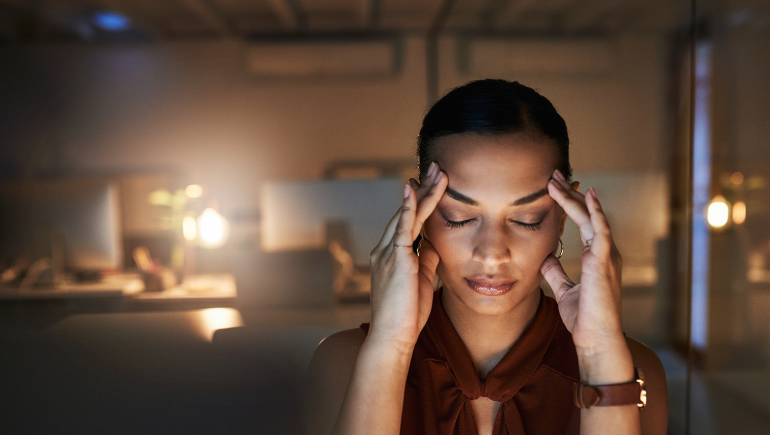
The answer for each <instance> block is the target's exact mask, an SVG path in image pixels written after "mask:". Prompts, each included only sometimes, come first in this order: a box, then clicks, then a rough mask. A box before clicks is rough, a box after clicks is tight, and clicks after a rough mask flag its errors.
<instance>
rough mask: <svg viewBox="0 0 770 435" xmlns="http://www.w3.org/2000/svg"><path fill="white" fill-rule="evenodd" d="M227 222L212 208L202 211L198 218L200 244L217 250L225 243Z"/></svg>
mask: <svg viewBox="0 0 770 435" xmlns="http://www.w3.org/2000/svg"><path fill="white" fill-rule="evenodd" d="M227 231H228V224H227V220H226V219H225V218H224V216H222V215H221V214H219V213H217V212H216V210H214V209H213V208H207V209H205V210H203V213H201V215H200V216H199V217H198V234H199V235H200V238H199V240H200V243H201V245H202V246H204V247H206V248H218V247H220V246H222V245H224V243H225V242H226V241H227Z"/></svg>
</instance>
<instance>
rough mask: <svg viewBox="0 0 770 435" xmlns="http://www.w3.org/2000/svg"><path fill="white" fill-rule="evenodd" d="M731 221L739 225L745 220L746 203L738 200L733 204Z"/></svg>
mask: <svg viewBox="0 0 770 435" xmlns="http://www.w3.org/2000/svg"><path fill="white" fill-rule="evenodd" d="M733 222H735V223H736V224H737V225H740V224H742V223H744V222H746V203H745V202H743V201H738V202H736V203H735V204H734V205H733Z"/></svg>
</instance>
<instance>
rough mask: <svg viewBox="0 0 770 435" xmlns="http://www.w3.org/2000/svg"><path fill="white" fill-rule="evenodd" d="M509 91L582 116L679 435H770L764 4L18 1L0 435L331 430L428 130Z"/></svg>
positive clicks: (4, 232)
mask: <svg viewBox="0 0 770 435" xmlns="http://www.w3.org/2000/svg"><path fill="white" fill-rule="evenodd" d="M490 77H492V78H505V79H510V80H518V81H520V82H523V83H525V84H527V85H530V86H533V87H535V88H536V89H538V90H539V91H541V92H542V93H543V94H544V95H545V96H547V97H548V98H549V99H551V101H552V102H553V103H554V104H555V106H556V107H557V109H558V110H559V111H560V113H561V114H562V116H563V117H564V118H565V120H566V121H567V124H568V126H569V128H570V134H571V138H572V166H573V168H574V170H575V176H574V178H575V179H576V180H579V181H581V191H585V189H587V188H588V187H591V186H594V187H596V188H597V191H598V192H599V194H600V196H602V198H605V199H604V206H605V209H606V210H607V211H608V214H609V218H610V222H611V225H612V227H613V232H614V236H615V239H616V241H617V244H618V247H619V249H620V251H621V253H622V255H623V258H624V271H623V279H624V282H623V322H624V329H625V332H626V333H627V334H628V335H629V336H631V337H634V338H637V339H639V340H641V341H643V342H645V343H646V344H647V345H649V346H650V347H652V348H653V349H654V350H655V351H656V352H657V353H658V355H659V356H660V357H661V359H662V360H663V363H664V365H665V367H666V371H667V377H668V387H669V409H670V418H669V433H671V434H755V433H756V434H759V433H762V434H764V433H767V431H768V429H769V428H770V399H769V398H768V395H767V394H766V392H767V391H768V390H769V389H770V320H769V319H770V316H769V315H768V313H770V224H769V223H770V185H768V183H770V179H768V178H769V177H770V170H768V168H769V167H770V146H768V142H767V140H768V139H767V138H768V137H770V127H769V125H770V124H769V123H768V122H767V119H768V115H770V84H768V81H767V77H770V5H769V4H768V3H767V2H765V1H760V0H693V1H690V0H624V1H614V0H611V1H607V0H587V1H576V0H540V1H537V2H535V1H529V0H473V1H471V0H312V1H311V0H163V1H153V0H37V1H24V0H0V269H2V283H0V349H1V350H0V390H1V391H2V405H0V432H2V433H9V434H11V433H13V434H27V433H30V434H32V433H54V432H55V433H81V434H83V433H105V432H107V433H178V432H187V433H220V432H227V433H270V434H273V433H276V434H279V433H280V434H295V433H296V434H298V433H313V432H312V428H307V427H305V423H304V419H303V415H304V409H303V404H302V399H303V394H302V389H303V384H302V376H303V374H304V371H305V369H306V368H307V364H308V362H309V359H310V356H311V355H312V352H313V349H314V348H315V346H316V345H317V343H318V342H319V340H321V339H322V338H323V337H325V336H327V335H329V334H331V333H333V332H335V331H338V330H341V329H346V328H355V327H357V326H358V325H359V324H360V323H361V322H366V321H368V317H369V306H368V291H369V271H368V252H369V250H371V248H372V247H373V245H374V244H375V243H376V242H377V240H378V239H379V234H380V232H381V231H382V228H384V224H385V223H386V222H387V220H388V219H389V217H390V215H392V213H393V212H394V211H395V209H396V208H397V207H398V204H399V198H400V193H401V186H402V185H403V184H402V183H403V182H404V181H405V180H407V179H408V178H409V177H411V176H414V175H415V174H416V160H415V158H414V151H415V138H416V135H417V133H418V131H419V126H420V123H421V119H422V116H423V114H424V113H425V111H426V110H427V108H428V107H429V106H430V104H431V103H432V102H434V101H435V100H436V99H437V98H438V97H440V96H441V95H442V94H443V93H445V92H446V91H447V90H449V89H451V88H452V87H455V86H458V85H461V84H463V83H465V82H467V81H470V80H474V79H479V78H490ZM563 262H564V265H565V269H567V271H568V272H569V273H570V275H571V276H573V277H575V279H576V280H577V279H579V238H578V235H577V231H576V228H574V226H569V227H568V229H567V231H566V234H565V256H564V258H563ZM650 400H655V398H654V397H651V398H650Z"/></svg>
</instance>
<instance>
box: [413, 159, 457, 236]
mask: <svg viewBox="0 0 770 435" xmlns="http://www.w3.org/2000/svg"><path fill="white" fill-rule="evenodd" d="M448 183H449V179H448V178H447V176H446V174H445V173H444V172H441V171H439V172H438V174H437V175H436V177H435V183H434V184H433V185H432V186H431V187H430V189H429V190H428V192H427V193H426V194H425V196H423V197H422V199H421V200H420V202H419V203H418V204H417V213H416V215H415V222H414V228H413V229H412V239H415V238H417V235H418V234H419V233H420V230H421V229H422V225H423V224H424V223H425V220H426V219H428V216H430V215H431V213H433V210H435V209H436V205H437V204H438V202H439V201H440V200H441V197H442V196H444V191H445V190H446V186H447V184H448Z"/></svg>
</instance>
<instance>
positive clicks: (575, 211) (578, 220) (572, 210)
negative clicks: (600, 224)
mask: <svg viewBox="0 0 770 435" xmlns="http://www.w3.org/2000/svg"><path fill="white" fill-rule="evenodd" d="M548 193H550V194H551V197H552V198H553V199H554V200H556V202H557V203H558V204H559V205H560V206H561V208H563V209H564V212H565V213H567V216H569V217H570V218H571V219H572V220H573V221H574V222H575V224H577V226H578V228H579V229H580V237H581V238H582V239H583V241H585V240H591V239H592V238H593V236H594V230H593V225H592V224H591V217H590V215H589V213H588V209H587V208H586V205H585V204H584V203H582V202H580V201H578V200H576V199H575V198H573V197H571V196H569V195H567V194H566V193H565V192H564V190H562V189H560V188H558V187H557V186H554V185H552V184H551V183H550V182H549V183H548Z"/></svg>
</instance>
